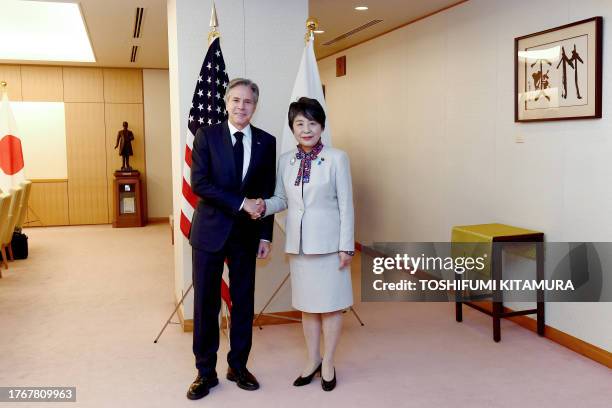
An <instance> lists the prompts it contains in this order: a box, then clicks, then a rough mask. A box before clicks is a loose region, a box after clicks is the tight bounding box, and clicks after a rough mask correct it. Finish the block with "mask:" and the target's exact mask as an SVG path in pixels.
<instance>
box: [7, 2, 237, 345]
mask: <svg viewBox="0 0 612 408" xmlns="http://www.w3.org/2000/svg"><path fill="white" fill-rule="evenodd" d="M218 26H219V20H218V18H217V9H216V7H215V2H214V1H213V4H212V10H211V13H210V32H209V33H208V46H209V47H210V44H211V43H212V42H213V41H214V40H215V39H216V38H219V37H220V36H221V34H220V33H219V31H218V30H217V27H218ZM4 84H6V82H4V81H2V82H1V83H0V85H2V86H6V85H4ZM192 289H193V282H191V283H190V284H189V287H188V288H187V290H186V291H185V293H183V296H182V298H181V300H180V301H179V302H178V303H177V305H176V307H175V308H174V311H173V312H172V314H170V317H168V319H167V320H166V323H165V324H164V325H163V327H162V328H161V330H160V332H159V334H158V335H157V337H156V338H155V340H153V343H157V341H158V340H159V338H160V337H161V335H162V334H163V333H164V331H165V330H166V327H168V325H169V324H170V323H173V322H172V318H173V317H174V315H176V313H177V312H178V310H179V308H180V307H181V305H182V304H183V303H184V302H185V298H186V297H187V295H188V294H189V292H190V291H191V290H192ZM221 313H222V314H225V316H224V317H225V328H228V327H229V322H230V313H229V307H228V305H227V303H225V307H224V308H223V309H222V311H221ZM222 332H223V334H224V335H225V336H226V337H227V338H228V342H229V334H228V333H226V330H225V329H223V330H222Z"/></svg>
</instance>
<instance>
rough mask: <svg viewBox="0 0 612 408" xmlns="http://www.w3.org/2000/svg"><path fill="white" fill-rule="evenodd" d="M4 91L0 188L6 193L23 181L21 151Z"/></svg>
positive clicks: (0, 119)
mask: <svg viewBox="0 0 612 408" xmlns="http://www.w3.org/2000/svg"><path fill="white" fill-rule="evenodd" d="M18 135H19V132H18V131H17V126H16V124H15V117H14V116H13V112H12V111H11V106H10V105H9V100H8V96H7V95H6V92H4V93H3V95H2V102H1V104H0V190H2V191H3V192H5V193H7V192H8V191H9V189H10V188H11V187H17V186H18V185H19V183H21V182H22V181H24V179H25V176H24V171H23V152H22V150H21V140H20V139H19V136H18Z"/></svg>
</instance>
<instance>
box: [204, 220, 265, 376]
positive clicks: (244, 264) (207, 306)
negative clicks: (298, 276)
mask: <svg viewBox="0 0 612 408" xmlns="http://www.w3.org/2000/svg"><path fill="white" fill-rule="evenodd" d="M245 235H250V234H243V233H241V228H240V223H236V225H234V226H233V227H232V231H231V233H230V236H229V238H228V239H227V241H226V243H225V245H224V246H223V248H222V249H221V250H220V251H218V252H208V251H203V250H199V249H195V248H193V252H192V262H193V289H194V305H193V354H194V355H195V360H196V368H197V369H198V372H199V373H200V375H205V376H210V375H213V374H216V370H215V367H216V365H217V351H218V350H219V311H220V309H221V276H222V274H223V263H224V261H225V259H227V262H228V269H229V288H230V295H231V299H232V311H231V329H230V352H229V353H228V355H227V362H228V364H229V366H230V367H232V368H234V369H238V370H240V369H244V368H246V364H247V360H248V358H249V352H250V350H251V343H252V337H253V327H252V326H253V313H254V292H255V260H256V255H257V247H258V245H259V241H258V239H257V238H255V239H253V237H252V236H245Z"/></svg>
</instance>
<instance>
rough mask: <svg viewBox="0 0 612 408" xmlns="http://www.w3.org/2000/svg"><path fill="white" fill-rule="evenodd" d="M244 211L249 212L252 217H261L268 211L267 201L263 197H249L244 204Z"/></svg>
mask: <svg viewBox="0 0 612 408" xmlns="http://www.w3.org/2000/svg"><path fill="white" fill-rule="evenodd" d="M242 209H243V210H244V211H246V212H247V213H249V215H250V216H251V219H253V220H257V219H259V218H261V216H262V215H264V214H265V212H266V203H265V202H264V200H263V199H261V198H258V199H254V198H247V199H245V200H244V206H243V207H242Z"/></svg>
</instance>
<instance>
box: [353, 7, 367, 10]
mask: <svg viewBox="0 0 612 408" xmlns="http://www.w3.org/2000/svg"><path fill="white" fill-rule="evenodd" d="M367 9H368V6H357V7H355V10H359V11H364V10H367Z"/></svg>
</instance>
